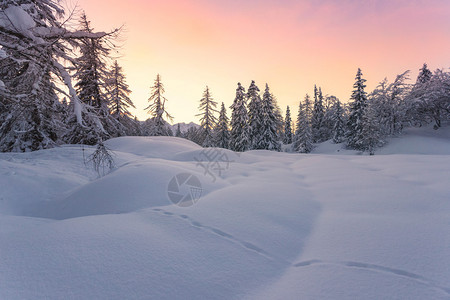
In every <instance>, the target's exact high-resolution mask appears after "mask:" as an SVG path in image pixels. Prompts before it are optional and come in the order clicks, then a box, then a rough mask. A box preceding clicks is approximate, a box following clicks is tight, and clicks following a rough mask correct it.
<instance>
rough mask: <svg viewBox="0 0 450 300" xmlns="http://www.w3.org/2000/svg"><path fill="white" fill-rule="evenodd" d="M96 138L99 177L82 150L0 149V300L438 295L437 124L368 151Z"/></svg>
mask: <svg viewBox="0 0 450 300" xmlns="http://www.w3.org/2000/svg"><path fill="white" fill-rule="evenodd" d="M107 144H108V147H110V148H111V149H112V150H113V151H114V153H115V155H116V163H117V166H118V167H117V169H115V170H114V171H113V172H112V173H110V174H109V175H107V176H105V177H103V178H99V179H97V178H96V174H95V173H94V172H93V171H92V170H89V169H86V167H85V165H84V163H83V153H84V156H87V155H89V154H90V153H92V151H93V149H92V148H89V147H85V148H84V150H83V148H82V147H80V146H65V147H61V148H57V149H51V150H45V151H37V152H33V153H22V154H17V153H1V154H0V187H1V189H0V299H450V167H449V166H450V130H449V128H443V129H441V130H439V131H434V130H432V129H429V128H426V129H423V128H421V129H410V130H407V132H406V134H405V135H404V136H403V137H400V138H395V139H391V141H390V143H389V145H387V146H386V147H385V148H383V149H380V150H379V151H378V152H377V155H375V156H368V155H361V154H359V153H357V152H354V151H347V150H343V149H341V145H335V144H332V143H323V144H321V145H319V146H318V147H317V148H316V149H315V151H314V153H313V154H309V155H304V154H293V153H275V152H267V151H250V152H246V153H243V154H240V155H237V154H235V153H233V152H231V151H227V150H214V149H209V150H204V149H202V148H200V147H198V146H197V145H195V144H193V143H191V142H189V141H186V140H183V139H178V138H172V137H170V138H169V137H124V138H118V139H113V140H110V141H108V142H107ZM207 156H208V157H209V161H208V158H207ZM219 172H220V173H221V174H219ZM179 174H187V175H179ZM177 175H178V176H177ZM195 177H196V178H197V179H198V181H199V182H200V184H201V197H199V196H200V194H199V193H200V189H198V188H199V186H196V184H197V183H198V182H197V183H196V182H195V181H188V183H189V185H187V184H182V183H183V182H180V181H178V183H179V184H181V185H180V190H179V192H178V194H179V195H181V196H183V195H191V193H192V195H193V196H194V200H195V202H196V203H195V204H194V205H191V206H187V205H189V204H192V203H191V202H188V201H187V202H181V206H180V205H175V204H173V203H172V202H171V201H170V200H169V195H168V189H169V190H171V191H172V192H173V193H172V194H171V196H173V195H174V194H177V192H176V190H174V189H176V181H174V180H175V179H174V178H176V179H177V180H180V178H181V179H182V178H186V179H187V178H195ZM174 183H175V186H174ZM170 199H172V201H173V199H174V198H173V197H172V198H170ZM177 199H178V198H177ZM197 200H198V201H197Z"/></svg>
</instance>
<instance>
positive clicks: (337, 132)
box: [333, 100, 345, 144]
mask: <svg viewBox="0 0 450 300" xmlns="http://www.w3.org/2000/svg"><path fill="white" fill-rule="evenodd" d="M333 112H334V115H333V142H335V143H337V144H338V143H342V142H343V141H344V138H345V122H344V109H343V108H342V106H341V102H340V101H339V100H337V101H336V103H335V104H334V107H333Z"/></svg>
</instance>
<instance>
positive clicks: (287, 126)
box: [283, 105, 292, 144]
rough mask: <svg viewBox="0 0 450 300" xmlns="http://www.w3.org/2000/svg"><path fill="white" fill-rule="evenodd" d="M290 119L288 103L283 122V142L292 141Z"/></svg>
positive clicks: (288, 142) (289, 142)
mask: <svg viewBox="0 0 450 300" xmlns="http://www.w3.org/2000/svg"><path fill="white" fill-rule="evenodd" d="M291 123H292V119H291V111H290V109H289V105H288V106H287V108H286V118H285V123H284V139H283V143H284V144H291V143H292V127H291Z"/></svg>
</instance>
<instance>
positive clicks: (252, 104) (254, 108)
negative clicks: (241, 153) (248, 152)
mask: <svg viewBox="0 0 450 300" xmlns="http://www.w3.org/2000/svg"><path fill="white" fill-rule="evenodd" d="M247 99H248V100H249V104H248V121H249V130H250V149H264V145H263V142H262V132H263V130H262V128H263V117H262V116H263V114H262V103H261V97H260V96H259V88H258V87H257V86H256V84H255V81H254V80H252V83H251V84H250V87H249V88H248V90H247Z"/></svg>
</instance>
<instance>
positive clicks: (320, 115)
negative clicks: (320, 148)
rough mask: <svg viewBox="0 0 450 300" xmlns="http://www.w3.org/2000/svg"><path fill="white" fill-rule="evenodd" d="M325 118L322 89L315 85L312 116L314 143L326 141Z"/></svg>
mask: <svg viewBox="0 0 450 300" xmlns="http://www.w3.org/2000/svg"><path fill="white" fill-rule="evenodd" d="M323 119H324V107H323V95H322V89H321V88H319V89H317V86H316V85H314V108H313V111H312V117H311V130H312V135H313V141H314V143H319V142H322V141H324V137H323V129H322V125H323V124H322V123H323Z"/></svg>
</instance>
